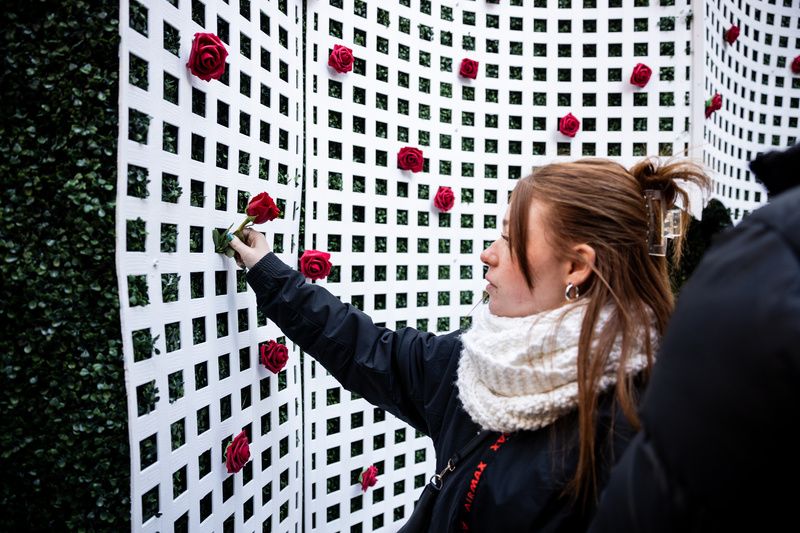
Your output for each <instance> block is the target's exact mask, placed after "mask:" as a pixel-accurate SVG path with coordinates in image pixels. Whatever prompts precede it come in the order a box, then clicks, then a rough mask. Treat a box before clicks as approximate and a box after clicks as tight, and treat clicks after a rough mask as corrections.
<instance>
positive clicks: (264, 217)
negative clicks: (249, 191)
mask: <svg viewBox="0 0 800 533" xmlns="http://www.w3.org/2000/svg"><path fill="white" fill-rule="evenodd" d="M280 214H281V211H280V209H278V206H277V205H275V201H274V200H273V199H272V197H271V196H270V195H269V194H267V193H265V192H262V193H259V194H257V195H256V196H254V197H253V198H252V199H251V200H250V203H248V204H247V215H248V216H251V217H256V219H255V220H254V221H253V223H254V224H262V223H264V222H267V221H269V220H274V219H276V218H278V216H280Z"/></svg>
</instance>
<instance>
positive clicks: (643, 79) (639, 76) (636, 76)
mask: <svg viewBox="0 0 800 533" xmlns="http://www.w3.org/2000/svg"><path fill="white" fill-rule="evenodd" d="M652 75H653V71H652V70H650V67H648V66H647V65H645V64H644V63H638V64H637V65H636V66H635V67H633V72H632V73H631V83H632V84H633V85H636V86H637V87H644V86H645V85H647V82H648V81H650V76H652Z"/></svg>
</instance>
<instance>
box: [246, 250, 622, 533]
mask: <svg viewBox="0 0 800 533" xmlns="http://www.w3.org/2000/svg"><path fill="white" fill-rule="evenodd" d="M247 281H248V283H249V284H250V285H251V286H252V288H253V289H254V290H255V293H256V296H257V299H258V306H259V308H260V309H261V310H263V311H264V313H265V314H266V316H267V317H268V318H269V319H271V320H273V321H274V322H275V323H276V324H277V325H278V327H279V328H280V329H281V330H282V331H283V332H284V333H285V334H286V335H287V336H288V337H289V338H290V339H292V340H293V341H294V342H296V343H297V344H298V345H300V346H301V347H302V349H303V350H304V351H305V352H307V353H309V354H310V355H312V356H313V357H314V358H315V359H317V360H318V361H319V362H320V363H321V364H322V365H323V366H325V368H327V369H328V371H329V372H330V373H331V374H332V375H333V376H334V377H335V378H336V379H337V380H339V382H340V383H341V384H342V385H343V386H344V387H345V388H346V389H347V390H350V391H352V392H356V393H358V394H360V395H361V396H363V397H364V398H365V399H366V400H368V401H369V402H370V403H372V404H374V405H377V406H379V407H382V408H383V409H385V410H386V411H388V412H390V413H392V414H394V415H395V416H397V417H399V418H400V419H402V420H404V421H406V422H408V423H409V424H410V425H411V426H413V427H414V428H416V429H417V430H419V431H421V432H423V433H424V434H426V435H428V436H430V437H431V439H432V440H433V445H434V449H435V451H436V464H437V467H436V468H437V472H438V471H440V470H441V469H442V468H443V466H444V465H445V464H446V463H447V460H448V459H449V458H450V457H451V456H452V455H453V454H455V453H456V452H457V451H459V450H460V449H461V448H462V447H463V446H464V445H465V444H466V443H467V442H468V441H469V440H470V439H471V438H472V437H473V436H474V435H475V434H476V433H477V431H478V430H479V429H480V428H479V427H478V426H477V425H476V424H475V423H474V422H473V421H472V420H471V419H470V417H469V416H468V415H467V413H466V412H465V411H464V409H463V408H462V406H461V403H460V401H459V399H458V395H457V391H456V386H455V380H456V370H457V366H458V360H459V357H460V354H461V342H460V339H459V336H460V332H459V331H455V332H452V333H450V334H447V335H441V336H437V335H434V334H432V333H426V332H421V331H418V330H415V329H412V328H403V329H401V330H399V331H391V330H389V329H387V328H385V327H378V326H376V325H374V324H373V322H372V320H371V319H370V318H369V317H368V316H367V315H366V314H364V313H362V312H361V311H359V310H358V309H356V308H355V307H353V306H351V305H349V304H343V303H342V302H340V301H339V300H338V299H337V298H336V297H334V296H333V295H331V294H330V293H329V292H328V291H327V290H325V289H324V288H322V287H319V286H316V285H313V284H309V283H306V281H305V279H304V278H303V276H302V275H301V274H299V273H298V272H296V271H294V270H292V269H291V268H289V267H288V266H286V265H285V264H284V263H282V262H281V261H280V260H279V259H278V258H277V256H275V254H273V253H270V254H268V255H267V256H266V257H264V258H263V259H262V260H261V261H259V263H258V264H256V265H255V266H254V267H253V268H252V269H251V270H250V271H249V272H248V273H247ZM612 403H613V402H612V401H611V398H610V395H607V396H606V397H604V398H603V399H602V401H601V404H600V410H599V413H600V416H599V423H598V434H599V435H603V436H607V435H608V434H609V431H608V427H609V420H610V417H611V412H612V408H611V406H612ZM615 418H616V424H617V426H616V432H615V435H614V438H613V439H608V438H600V439H598V442H599V444H598V446H597V449H598V459H599V462H600V463H601V464H602V465H605V466H603V467H602V468H601V469H600V476H599V478H600V483H601V484H602V483H604V482H605V480H606V479H607V475H608V470H609V468H610V464H611V463H612V462H613V458H614V457H619V456H620V455H621V453H622V450H623V449H624V447H625V446H626V445H627V443H628V441H629V439H630V437H631V435H632V434H633V431H632V429H631V428H630V426H629V425H628V424H627V423H625V421H624V417H623V416H622V414H621V411H619V410H617V412H616V413H615ZM576 426H577V423H576V416H575V414H573V415H571V416H566V417H563V418H562V419H561V420H560V421H559V422H557V423H556V424H554V425H553V426H551V427H549V428H544V429H541V430H538V431H521V432H517V433H513V434H511V435H509V436H508V438H507V440H506V441H505V442H504V443H502V445H500V446H496V447H495V450H496V451H491V450H490V445H496V444H497V442H496V439H495V438H491V440H490V442H488V443H486V445H483V446H481V447H479V448H478V449H477V450H476V451H475V452H473V453H472V454H470V455H468V456H467V457H465V458H464V460H463V461H462V462H461V463H460V466H459V467H458V468H457V469H456V470H455V471H454V472H453V473H452V474H451V475H450V477H449V478H448V479H447V480H446V481H445V483H444V487H443V489H442V491H441V493H440V495H439V497H438V499H437V500H436V506H435V507H434V512H433V519H432V522H431V524H430V526H429V527H428V531H432V532H436V533H442V532H446V531H459V530H461V522H462V521H466V522H467V523H468V524H467V525H468V526H470V527H469V530H470V531H485V532H495V531H499V532H503V533H512V532H515V531H582V530H585V529H586V527H587V526H588V522H589V520H590V518H591V516H592V513H593V512H594V505H593V504H589V505H588V507H587V508H586V509H582V508H581V507H580V506H579V505H577V504H573V502H572V501H571V500H570V498H569V497H565V496H563V495H562V491H563V489H564V486H565V482H566V480H568V479H570V478H571V476H572V474H573V473H574V468H575V463H576V456H575V451H576V447H575V445H576V442H577V441H576V439H575V428H576ZM343 429H347V428H343ZM496 437H498V438H499V434H497V435H496ZM481 463H483V464H485V465H486V466H485V468H482V469H480V468H478V466H479V464H481ZM477 470H480V471H481V475H480V480H479V482H478V484H477V487H476V488H475V491H474V500H473V501H472V506H471V507H470V511H469V513H468V514H462V513H466V511H465V507H464V504H465V502H466V501H467V500H466V498H467V494H468V492H469V490H470V481H471V480H472V479H474V477H475V473H476V471H477ZM431 474H433V472H431ZM408 511H410V509H409V510H408Z"/></svg>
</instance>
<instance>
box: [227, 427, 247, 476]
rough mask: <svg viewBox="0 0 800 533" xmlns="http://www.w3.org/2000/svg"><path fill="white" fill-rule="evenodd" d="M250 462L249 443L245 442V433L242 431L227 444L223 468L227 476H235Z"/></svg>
mask: <svg viewBox="0 0 800 533" xmlns="http://www.w3.org/2000/svg"><path fill="white" fill-rule="evenodd" d="M249 460H250V443H248V442H247V433H245V432H244V431H242V432H241V433H239V434H238V435H236V437H235V438H234V439H233V441H231V443H230V444H228V447H227V448H226V449H225V467H226V468H227V469H228V473H229V474H235V473H236V472H238V471H239V470H241V469H242V467H243V466H244V465H245V463H247V461H249Z"/></svg>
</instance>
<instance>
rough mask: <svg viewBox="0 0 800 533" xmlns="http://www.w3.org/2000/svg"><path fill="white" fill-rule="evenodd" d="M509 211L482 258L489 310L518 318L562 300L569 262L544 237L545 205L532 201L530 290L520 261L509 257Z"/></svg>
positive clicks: (543, 309)
mask: <svg viewBox="0 0 800 533" xmlns="http://www.w3.org/2000/svg"><path fill="white" fill-rule="evenodd" d="M508 214H509V210H506V213H505V216H504V217H503V232H502V233H501V236H500V238H499V239H497V240H496V241H494V242H493V243H492V244H491V246H489V247H488V248H487V249H485V250H484V251H483V252H482V253H481V261H482V262H483V263H485V264H486V265H487V266H488V267H489V270H488V271H487V272H486V276H485V279H486V281H487V282H489V285H488V286H487V287H486V292H488V293H489V311H491V312H492V314H494V315H497V316H506V317H520V316H528V315H533V314H535V313H539V312H541V311H546V310H548V309H555V308H556V307H558V306H559V305H561V304H562V303H564V301H565V298H564V289H565V288H566V286H567V278H568V276H569V273H570V263H569V261H566V260H564V261H559V260H557V259H556V256H555V251H554V250H553V248H552V247H551V246H550V244H549V243H548V242H547V239H546V238H545V231H546V230H545V223H544V221H545V215H546V210H545V209H544V206H543V205H542V204H541V203H539V202H537V201H536V200H533V201H532V202H531V205H530V209H529V210H528V242H527V246H526V250H527V258H525V259H526V260H527V261H528V265H530V270H531V272H532V273H533V289H531V288H529V287H528V284H527V283H525V277H524V276H523V275H522V270H521V269H520V266H519V263H518V262H517V261H519V260H521V259H522V258H519V257H517V258H515V259H516V260H512V259H511V249H510V248H509V246H508Z"/></svg>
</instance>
